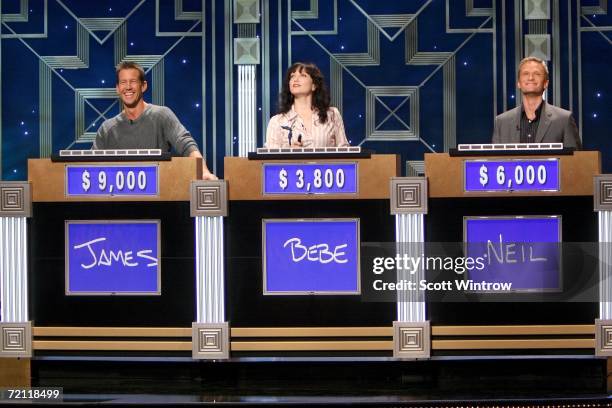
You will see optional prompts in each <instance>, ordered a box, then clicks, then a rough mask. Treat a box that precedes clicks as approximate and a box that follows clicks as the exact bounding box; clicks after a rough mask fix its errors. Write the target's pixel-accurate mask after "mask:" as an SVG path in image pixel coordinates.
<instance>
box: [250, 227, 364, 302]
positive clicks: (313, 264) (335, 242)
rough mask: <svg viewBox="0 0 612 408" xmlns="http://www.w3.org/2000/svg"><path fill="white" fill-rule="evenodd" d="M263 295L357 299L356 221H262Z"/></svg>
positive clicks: (357, 229) (358, 278)
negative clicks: (353, 296) (340, 296)
mask: <svg viewBox="0 0 612 408" xmlns="http://www.w3.org/2000/svg"><path fill="white" fill-rule="evenodd" d="M262 225H263V227H262V234H263V273H264V280H263V281H264V294H268V295H270V294H294V295H300V294H302V295H307V294H359V293H360V273H359V272H360V271H359V245H360V244H359V220H358V219H321V220H317V219H305V220H290V219H289V220H287V219H272V220H271V219H264V220H263V221H262Z"/></svg>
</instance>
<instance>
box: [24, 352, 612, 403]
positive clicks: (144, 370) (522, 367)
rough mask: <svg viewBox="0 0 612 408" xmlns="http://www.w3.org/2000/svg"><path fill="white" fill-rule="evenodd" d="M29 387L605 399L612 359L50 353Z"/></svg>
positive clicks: (378, 397) (103, 396)
mask: <svg viewBox="0 0 612 408" xmlns="http://www.w3.org/2000/svg"><path fill="white" fill-rule="evenodd" d="M32 373H33V380H32V386H38V387H63V390H64V402H65V403H70V404H76V405H98V404H108V403H121V404H130V405H132V404H135V405H140V406H151V405H158V404H203V405H208V404H210V405H219V404H230V405H234V404H248V405H310V404H312V405H324V406H333V405H336V406H339V405H365V406H389V407H403V406H407V407H417V406H422V407H430V406H441V407H472V406H474V407H475V406H480V407H489V406H491V407H522V406H531V407H534V406H540V407H567V408H569V407H581V408H587V407H599V406H612V399H610V398H609V396H608V394H607V392H606V384H605V378H606V360H605V359H598V358H593V357H588V356H564V357H558V356H556V357H552V356H513V357H512V358H508V357H506V358H500V357H499V356H496V357H494V358H492V357H486V356H483V357H479V358H473V357H472V358H470V359H467V358H448V357H438V358H433V359H431V360H427V361H394V360H390V359H386V358H370V359H360V360H355V359H345V358H337V359H333V360H330V359H324V358H320V359H316V358H310V359H294V358H274V359H259V358H248V359H233V360H230V361H223V362H210V361H209V362H193V361H192V360H191V359H190V358H188V357H175V358H166V359H159V358H146V357H144V358H143V357H139V358H136V357H116V358H111V359H109V358H108V357H105V358H98V357H94V356H90V357H82V356H80V357H57V356H55V357H45V358H37V359H35V360H33V361H32Z"/></svg>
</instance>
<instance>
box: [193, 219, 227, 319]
mask: <svg viewBox="0 0 612 408" xmlns="http://www.w3.org/2000/svg"><path fill="white" fill-rule="evenodd" d="M195 254H196V270H195V272H196V319H197V320H196V323H217V324H218V323H223V322H224V321H225V291H224V288H225V282H224V250H223V217H221V216H216V217H210V216H197V217H195Z"/></svg>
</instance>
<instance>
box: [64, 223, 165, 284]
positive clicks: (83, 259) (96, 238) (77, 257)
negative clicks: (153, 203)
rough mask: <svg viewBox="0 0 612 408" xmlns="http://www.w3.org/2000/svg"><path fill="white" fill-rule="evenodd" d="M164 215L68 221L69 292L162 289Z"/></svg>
mask: <svg viewBox="0 0 612 408" xmlns="http://www.w3.org/2000/svg"><path fill="white" fill-rule="evenodd" d="M160 238H161V237H160V221H159V220H127V221H114V220H113V221H100V220H92V221H81V220H79V221H66V222H65V242H66V255H65V256H66V294H67V295H159V294H161V279H160V254H161V251H160Z"/></svg>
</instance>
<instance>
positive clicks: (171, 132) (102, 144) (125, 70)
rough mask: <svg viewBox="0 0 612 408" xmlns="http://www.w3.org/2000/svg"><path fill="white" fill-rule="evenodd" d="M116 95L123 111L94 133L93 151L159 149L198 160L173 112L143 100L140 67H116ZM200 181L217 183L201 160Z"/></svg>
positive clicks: (127, 64) (131, 64)
mask: <svg viewBox="0 0 612 408" xmlns="http://www.w3.org/2000/svg"><path fill="white" fill-rule="evenodd" d="M116 89H117V94H118V95H119V98H120V99H121V102H123V111H122V112H121V113H119V115H117V116H115V117H114V118H111V119H108V120H105V121H104V123H102V125H101V126H100V128H99V129H98V134H97V135H96V140H95V142H94V145H93V148H94V149H162V151H170V149H171V148H173V149H174V150H175V151H176V153H178V154H180V155H182V156H188V157H200V158H202V154H201V153H200V151H199V150H198V145H197V144H196V142H195V140H193V137H192V136H191V134H190V133H189V131H188V130H187V129H185V127H184V126H183V125H182V124H181V122H180V121H179V120H178V118H177V117H176V115H175V114H174V112H172V111H171V110H170V109H168V108H167V107H165V106H158V105H153V104H150V103H146V102H145V101H144V99H143V96H144V93H145V91H146V90H147V81H146V80H145V72H144V70H143V69H142V67H141V66H140V65H139V64H137V63H135V62H129V61H125V62H122V63H121V64H119V65H118V66H117V86H116ZM202 178H203V179H204V180H217V177H216V176H215V175H214V174H212V173H211V172H210V170H208V167H207V166H206V161H205V160H202Z"/></svg>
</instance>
